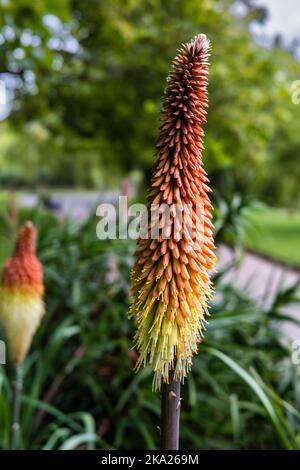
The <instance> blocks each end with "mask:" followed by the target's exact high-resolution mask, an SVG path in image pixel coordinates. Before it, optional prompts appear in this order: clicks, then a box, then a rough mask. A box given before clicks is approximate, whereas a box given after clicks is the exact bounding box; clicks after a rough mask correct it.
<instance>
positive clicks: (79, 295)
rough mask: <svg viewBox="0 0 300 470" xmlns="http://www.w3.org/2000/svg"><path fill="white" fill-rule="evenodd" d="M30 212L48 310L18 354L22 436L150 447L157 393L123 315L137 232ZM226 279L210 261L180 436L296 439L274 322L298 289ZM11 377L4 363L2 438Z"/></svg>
mask: <svg viewBox="0 0 300 470" xmlns="http://www.w3.org/2000/svg"><path fill="white" fill-rule="evenodd" d="M26 216H27V217H28V216H29V214H28V213H27V214H26ZM30 216H31V218H32V219H33V220H34V222H35V223H36V225H37V226H38V229H39V234H40V235H39V241H38V252H39V256H40V258H41V260H42V262H43V264H44V267H45V283H46V303H47V315H46V317H45V319H44V321H43V323H42V325H41V327H40V329H39V331H38V333H37V335H36V337H35V339H34V344H33V347H32V349H31V352H30V354H29V356H28V358H27V360H26V362H25V365H24V376H25V383H24V390H23V397H22V401H23V411H22V416H21V426H22V447H23V448H26V449H39V448H42V449H74V448H88V449H94V448H96V449H114V448H120V449H137V448H139V449H145V448H147V449H155V448H158V446H159V431H158V429H157V426H159V414H160V400H159V394H158V393H153V392H152V391H151V382H152V374H151V371H150V370H149V369H145V370H142V371H141V372H139V373H138V374H135V373H134V372H133V366H134V363H135V360H136V353H135V350H134V349H132V346H133V344H132V337H133V329H134V325H133V322H129V321H128V319H127V309H128V300H127V298H128V279H129V271H130V267H131V265H132V259H133V250H134V246H135V244H134V243H133V242H130V241H118V240H112V241H109V240H108V241H99V240H97V238H96V235H95V228H96V227H95V220H90V221H87V222H86V223H85V224H83V225H82V226H80V227H79V226H75V225H73V224H70V223H65V224H63V225H61V224H59V223H58V222H55V220H54V219H52V217H51V218H49V217H48V216H46V215H45V214H44V213H43V212H41V211H39V212H33V213H31V214H30ZM222 279H223V273H222V272H221V273H218V275H217V276H216V278H215V283H216V288H217V292H218V296H217V297H216V299H215V301H214V304H213V307H212V316H211V318H210V321H209V326H208V331H207V335H206V339H205V342H204V343H203V344H202V345H201V346H200V352H199V355H198V357H197V358H195V360H194V366H193V369H192V373H191V374H190V376H189V378H188V380H187V381H186V384H185V385H184V387H183V400H182V427H181V446H182V448H187V449H208V448H209V449H217V448H223V449H254V448H255V449H257V448H260V449H278V448H285V449H289V448H295V449H299V448H300V443H299V432H300V420H299V418H300V417H299V412H298V411H297V409H299V405H300V394H299V392H300V388H299V383H300V382H299V380H300V379H299V372H298V371H297V369H296V367H295V366H293V365H292V363H291V358H290V355H291V351H290V348H289V347H288V345H287V344H286V343H285V342H283V341H282V334H281V325H282V322H283V321H286V317H285V315H284V313H283V312H284V306H285V305H286V304H287V303H289V302H291V301H293V302H295V301H296V300H295V296H296V290H295V291H294V292H292V291H290V292H289V293H287V292H286V293H284V292H281V293H278V296H277V301H276V299H275V301H274V304H273V306H271V307H270V308H269V309H268V310H267V309H263V308H262V307H260V306H258V305H256V304H255V303H254V302H253V301H251V300H250V299H249V298H248V297H247V296H246V294H245V293H243V292H241V291H239V290H235V289H234V288H233V287H232V286H230V285H226V284H224V283H223V281H222ZM295 289H296V288H295ZM292 321H295V322H296V323H297V320H292ZM9 377H10V370H9V367H8V366H2V368H1V369H0V390H1V394H0V448H2V449H4V448H7V446H8V434H9V427H10V421H11V416H10V408H9V402H10V399H11V385H10V379H9Z"/></svg>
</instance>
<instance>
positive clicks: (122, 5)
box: [0, 0, 300, 449]
mask: <svg viewBox="0 0 300 470" xmlns="http://www.w3.org/2000/svg"><path fill="white" fill-rule="evenodd" d="M299 18H300V5H299V2H297V0H286V1H285V2H284V4H283V2H280V1H279V0H273V1H270V0H259V1H255V0H236V1H234V0H202V1H200V0H172V1H171V0H170V1H169V0H164V1H163V0H113V1H108V0H85V1H83V0H51V1H50V0H39V1H38V2H37V1H36V2H32V1H29V0H18V1H16V0H14V1H13V0H0V47H1V55H0V119H1V121H0V266H1V267H2V265H3V262H4V260H5V258H6V257H7V256H9V254H10V252H11V250H12V245H13V241H14V238H15V235H16V230H17V227H18V226H19V225H20V223H22V221H24V220H26V219H28V218H30V219H32V220H33V221H34V223H35V224H36V225H37V227H38V230H39V241H38V253H39V256H40V258H41V260H42V262H43V264H44V270H45V283H46V302H47V312H48V314H47V316H46V318H45V320H44V322H43V324H42V326H41V328H40V330H39V332H38V333H37V335H36V338H35V343H34V345H33V348H32V351H31V354H30V355H29V357H28V359H27V361H26V364H25V372H24V375H25V385H24V391H23V402H24V407H23V413H22V439H23V440H22V446H23V448H32V449H39V448H43V449H60V448H62V449H73V448H89V449H93V448H97V449H98V448H100V449H101V448H106V449H109V448H122V449H134V448H151V449H154V448H157V447H158V445H159V431H158V430H157V426H158V425H159V412H160V410H159V406H160V405H159V395H158V394H153V393H152V392H151V372H150V371H149V370H148V369H145V370H144V371H142V372H141V373H139V374H138V375H134V373H133V371H132V369H133V366H134V363H135V360H136V353H135V350H134V349H132V336H133V325H132V322H129V321H128V320H127V313H126V312H127V310H128V300H127V298H128V285H129V273H130V268H131V266H132V263H133V252H134V246H135V243H134V242H132V241H130V240H127V241H126V240H107V241H99V240H97V238H96V232H95V230H96V224H97V222H98V220H97V218H96V216H95V208H96V206H97V204H99V203H100V202H114V203H115V202H117V200H118V196H119V195H120V194H123V195H128V196H129V197H130V199H131V200H132V201H139V202H143V201H144V197H145V189H146V187H147V184H148V182H149V177H150V172H151V166H152V164H153V161H154V148H155V139H156V136H157V130H158V126H159V110H160V105H161V98H162V95H163V92H164V87H165V83H166V76H167V74H168V71H169V68H170V63H171V60H172V58H173V57H174V55H175V53H176V50H177V48H178V47H179V46H180V44H181V43H182V42H186V41H187V40H189V39H190V38H191V37H193V36H194V35H195V34H197V33H199V32H202V33H205V34H207V36H208V37H209V38H210V40H211V42H212V52H211V67H210V80H209V102H210V107H209V114H208V122H207V124H206V125H205V147H206V149H205V152H204V163H205V168H206V170H207V172H208V173H209V177H210V180H211V184H212V187H213V188H214V193H213V194H214V195H213V199H214V205H215V237H216V241H217V246H218V253H217V254H218V258H219V265H218V273H216V274H215V275H214V282H215V285H216V292H217V295H216V296H215V299H214V301H213V305H212V308H211V314H212V315H211V319H210V323H209V327H208V332H207V337H206V340H205V342H204V344H203V346H202V345H201V347H200V354H199V356H198V357H197V358H196V359H195V361H194V367H193V371H192V374H191V375H190V377H189V380H188V381H187V383H186V385H185V386H184V390H183V397H184V399H183V404H182V448H187V449H218V448H220V449H222V448H226V449H251V448H261V449H269V448H270V449H277V448H286V449H289V448H296V449H299V448H300V411H299V407H300V377H299V363H300V357H299V355H298V356H297V354H296V352H297V347H300V346H299V344H300V343H299V341H300V329H299V325H300V313H299V300H300V296H299V272H300V241H299V240H300V236H299V235H300V192H299V179H300V162H299V156H300V137H299V135H300V133H299V123H300V66H299V61H300V33H299V31H300V29H299V26H300V25H299ZM1 337H2V336H1ZM297 345H298V346H297ZM298 359H299V360H298ZM0 367H1V369H0V448H2V449H4V448H7V446H8V435H9V428H10V421H11V415H10V408H9V403H10V400H11V385H10V370H9V366H0Z"/></svg>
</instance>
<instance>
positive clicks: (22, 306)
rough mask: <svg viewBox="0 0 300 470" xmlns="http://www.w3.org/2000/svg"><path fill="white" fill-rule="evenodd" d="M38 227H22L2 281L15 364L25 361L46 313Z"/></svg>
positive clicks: (2, 310)
mask: <svg viewBox="0 0 300 470" xmlns="http://www.w3.org/2000/svg"><path fill="white" fill-rule="evenodd" d="M35 240H36V229H35V227H34V226H33V224H32V223H31V222H26V223H25V224H24V225H23V226H22V227H21V228H20V230H19V236H18V239H17V241H16V245H15V250H14V253H13V256H12V257H11V258H9V259H8V260H7V261H6V263H5V267H4V269H3V272H2V277H1V282H0V322H1V323H2V325H3V327H4V330H5V334H6V338H7V342H8V348H9V355H10V359H11V361H12V362H13V363H14V364H22V362H23V361H24V359H25V357H26V354H27V352H28V349H29V347H30V344H31V341H32V337H33V335H34V334H35V332H36V330H37V328H38V326H39V324H40V321H41V319H42V317H43V316H44V313H45V307H44V301H43V293H44V286H43V272H42V266H41V264H40V262H39V260H38V259H37V257H36V254H35Z"/></svg>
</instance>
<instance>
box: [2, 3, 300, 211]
mask: <svg viewBox="0 0 300 470" xmlns="http://www.w3.org/2000/svg"><path fill="white" fill-rule="evenodd" d="M237 3H238V4H239V5H240V6H241V7H242V8H240V9H239V14H237V13H234V12H233V7H234V6H236V4H237ZM0 12H1V16H0V18H1V19H0V43H1V48H2V54H1V57H0V72H1V73H2V74H3V75H2V77H4V78H5V81H6V83H7V84H8V85H11V86H12V87H13V90H14V98H13V100H12V110H11V112H10V114H9V116H8V118H7V119H6V120H5V121H3V122H2V123H1V126H0V142H3V145H2V151H1V153H0V182H1V178H2V181H3V178H4V180H5V173H6V172H7V171H8V172H9V171H15V173H16V174H18V172H19V173H22V174H25V175H26V177H27V178H28V180H29V181H30V182H31V183H32V184H33V183H35V182H37V181H41V182H43V181H44V182H48V183H51V184H56V185H66V184H68V185H83V186H99V185H101V184H103V183H104V182H108V184H109V183H111V184H113V182H115V181H116V180H118V178H119V177H120V176H121V175H122V174H124V173H129V172H132V171H134V170H136V169H140V170H142V171H144V172H147V171H149V169H150V168H151V166H152V163H153V160H154V145H155V138H156V135H157V129H158V126H159V109H160V102H161V97H162V94H163V92H164V87H165V77H166V75H167V73H168V68H169V63H170V60H171V58H172V57H173V56H174V53H175V52H176V49H177V47H178V46H179V45H180V44H181V43H182V42H185V41H187V40H188V39H190V37H192V36H193V35H195V34H197V33H199V32H203V33H205V34H207V36H208V37H209V38H210V40H211V43H212V53H211V72H210V84H209V97H210V109H209V116H208V123H207V125H206V137H205V143H206V151H205V163H206V166H207V168H208V170H209V171H210V173H211V174H212V176H213V179H214V180H215V181H221V180H222V178H223V175H224V173H226V172H230V173H232V174H233V175H234V178H235V180H236V181H237V184H238V185H240V186H247V187H248V186H249V188H250V189H251V191H253V192H256V193H258V194H261V195H262V196H264V197H265V198H267V200H268V201H269V202H271V203H274V204H275V203H284V204H290V203H291V201H296V200H297V197H298V198H299V196H298V180H299V177H300V165H299V163H298V164H297V161H296V157H297V155H299V153H300V141H299V138H298V133H299V132H298V126H299V124H298V122H297V121H299V117H298V116H299V107H297V106H296V105H294V104H293V103H292V100H291V84H292V82H293V81H294V80H296V79H299V78H300V74H299V64H298V63H297V61H296V59H295V57H294V56H293V54H292V53H291V52H290V51H285V50H283V48H282V47H281V45H280V41H277V42H276V43H274V46H273V47H272V48H266V47H262V46H261V45H259V44H258V43H257V42H256V41H255V40H254V38H253V36H252V34H251V33H250V32H249V25H250V24H251V23H252V22H255V21H256V22H257V21H260V22H261V21H264V20H265V18H266V14H267V12H266V11H265V9H263V8H258V7H256V6H254V2H252V1H251V0H247V1H246V0H243V1H242V0H240V1H238V2H236V1H233V0H203V1H201V2H199V1H198V0H188V1H186V0H114V1H109V0H101V1H100V0H89V1H86V0H51V1H50V0H40V1H39V2H32V1H29V0H20V1H18V2H15V1H13V0H7V1H5V2H1V3H0ZM1 174H2V176H1ZM3 175H4V176H3ZM8 179H9V178H8Z"/></svg>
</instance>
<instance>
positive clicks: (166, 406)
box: [161, 370, 180, 450]
mask: <svg viewBox="0 0 300 470" xmlns="http://www.w3.org/2000/svg"><path fill="white" fill-rule="evenodd" d="M179 417H180V381H179V380H174V370H172V371H171V372H170V374H169V383H167V384H166V383H163V384H162V397H161V450H178V449H179Z"/></svg>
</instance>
